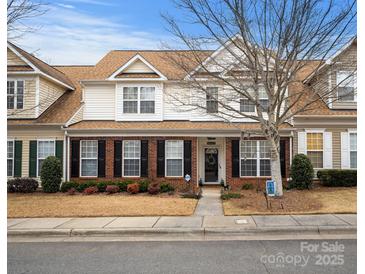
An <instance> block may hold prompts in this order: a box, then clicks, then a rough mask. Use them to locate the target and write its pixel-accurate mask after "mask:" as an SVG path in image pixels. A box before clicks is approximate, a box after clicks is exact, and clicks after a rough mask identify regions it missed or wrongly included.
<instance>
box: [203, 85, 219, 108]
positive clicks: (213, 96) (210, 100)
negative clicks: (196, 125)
mask: <svg viewBox="0 0 365 274" xmlns="http://www.w3.org/2000/svg"><path fill="white" fill-rule="evenodd" d="M206 94H207V95H206V98H207V99H206V102H207V113H218V88H217V87H207V89H206Z"/></svg>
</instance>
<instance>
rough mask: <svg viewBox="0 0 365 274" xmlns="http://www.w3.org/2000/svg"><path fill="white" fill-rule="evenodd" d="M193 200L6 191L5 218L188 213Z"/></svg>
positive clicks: (192, 208)
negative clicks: (14, 192) (6, 211)
mask: <svg viewBox="0 0 365 274" xmlns="http://www.w3.org/2000/svg"><path fill="white" fill-rule="evenodd" d="M196 203H197V200H195V199H182V198H180V197H178V196H167V195H159V196H148V195H143V194H139V195H136V196H132V195H128V194H115V195H105V194H97V195H90V196H87V195H72V196H70V195H66V194H60V193H56V194H44V193H33V194H8V218H24V217H99V216H188V215H192V214H193V212H194V210H195V207H196Z"/></svg>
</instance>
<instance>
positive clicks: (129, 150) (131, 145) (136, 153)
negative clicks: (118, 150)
mask: <svg viewBox="0 0 365 274" xmlns="http://www.w3.org/2000/svg"><path fill="white" fill-rule="evenodd" d="M140 157H141V141H139V140H128V141H127V140H126V141H123V166H124V176H126V177H128V176H138V177H139V176H140Z"/></svg>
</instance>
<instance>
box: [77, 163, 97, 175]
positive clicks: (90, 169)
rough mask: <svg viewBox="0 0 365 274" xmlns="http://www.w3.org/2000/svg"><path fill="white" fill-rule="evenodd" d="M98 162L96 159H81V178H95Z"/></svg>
mask: <svg viewBox="0 0 365 274" xmlns="http://www.w3.org/2000/svg"><path fill="white" fill-rule="evenodd" d="M97 175H98V160H97V159H81V176H97Z"/></svg>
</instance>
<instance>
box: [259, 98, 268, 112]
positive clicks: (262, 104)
mask: <svg viewBox="0 0 365 274" xmlns="http://www.w3.org/2000/svg"><path fill="white" fill-rule="evenodd" d="M259 103H260V107H261V109H262V111H263V112H267V111H268V109H269V100H268V99H260V100H259Z"/></svg>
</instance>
